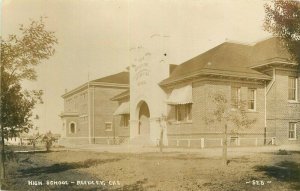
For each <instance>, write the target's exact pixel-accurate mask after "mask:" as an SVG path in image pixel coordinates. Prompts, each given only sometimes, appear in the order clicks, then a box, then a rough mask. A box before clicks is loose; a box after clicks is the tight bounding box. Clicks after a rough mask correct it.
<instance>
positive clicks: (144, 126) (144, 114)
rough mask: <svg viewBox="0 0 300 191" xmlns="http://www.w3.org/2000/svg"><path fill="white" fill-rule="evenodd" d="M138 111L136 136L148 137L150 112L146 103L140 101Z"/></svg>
mask: <svg viewBox="0 0 300 191" xmlns="http://www.w3.org/2000/svg"><path fill="white" fill-rule="evenodd" d="M139 105H140V107H139V108H140V109H139V125H138V135H141V136H149V134H150V121H149V118H150V111H149V107H148V105H147V103H146V102H144V101H142V102H141V103H140V104H139Z"/></svg>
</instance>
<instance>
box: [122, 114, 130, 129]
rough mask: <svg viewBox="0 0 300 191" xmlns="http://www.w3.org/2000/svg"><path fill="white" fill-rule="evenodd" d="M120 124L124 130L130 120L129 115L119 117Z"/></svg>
mask: <svg viewBox="0 0 300 191" xmlns="http://www.w3.org/2000/svg"><path fill="white" fill-rule="evenodd" d="M121 118H122V119H121V124H122V127H124V128H128V127H129V120H130V115H129V114H123V115H122V116H121Z"/></svg>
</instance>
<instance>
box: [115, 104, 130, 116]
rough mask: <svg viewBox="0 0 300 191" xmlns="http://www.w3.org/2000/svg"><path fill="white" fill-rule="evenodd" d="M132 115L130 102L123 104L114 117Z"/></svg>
mask: <svg viewBox="0 0 300 191" xmlns="http://www.w3.org/2000/svg"><path fill="white" fill-rule="evenodd" d="M129 113H130V107H129V102H124V103H122V104H121V105H120V106H119V107H118V108H117V110H116V111H115V112H114V115H124V114H129Z"/></svg>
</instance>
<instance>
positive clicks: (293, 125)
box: [289, 122, 297, 140]
mask: <svg viewBox="0 0 300 191" xmlns="http://www.w3.org/2000/svg"><path fill="white" fill-rule="evenodd" d="M296 127H297V126H296V123H295V122H291V123H289V139H290V140H296V139H297V137H296Z"/></svg>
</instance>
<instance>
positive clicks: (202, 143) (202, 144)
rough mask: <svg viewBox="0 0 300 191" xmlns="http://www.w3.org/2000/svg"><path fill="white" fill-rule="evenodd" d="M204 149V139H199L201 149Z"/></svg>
mask: <svg viewBox="0 0 300 191" xmlns="http://www.w3.org/2000/svg"><path fill="white" fill-rule="evenodd" d="M203 148H204V138H201V149H203Z"/></svg>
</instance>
